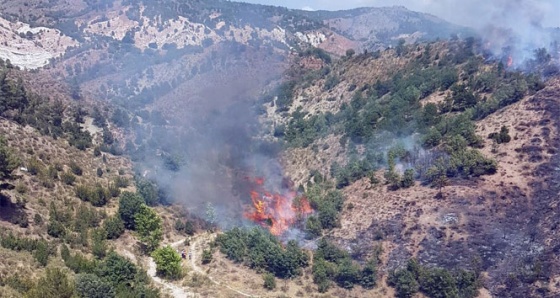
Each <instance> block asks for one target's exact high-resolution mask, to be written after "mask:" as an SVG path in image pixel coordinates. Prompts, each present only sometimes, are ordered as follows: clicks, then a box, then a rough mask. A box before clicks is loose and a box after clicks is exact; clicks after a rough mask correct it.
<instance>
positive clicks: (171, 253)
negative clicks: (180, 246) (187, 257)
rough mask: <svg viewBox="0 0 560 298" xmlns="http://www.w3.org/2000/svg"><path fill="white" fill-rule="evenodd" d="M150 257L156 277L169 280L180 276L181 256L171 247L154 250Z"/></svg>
mask: <svg viewBox="0 0 560 298" xmlns="http://www.w3.org/2000/svg"><path fill="white" fill-rule="evenodd" d="M152 257H153V258H154V262H155V263H156V266H157V267H156V271H157V274H158V275H160V276H163V277H165V278H171V279H176V278H179V277H180V276H181V256H180V255H179V254H178V253H177V252H176V251H175V250H174V249H173V248H172V247H171V246H169V245H168V246H165V247H161V248H158V249H156V250H155V251H154V252H153V253H152Z"/></svg>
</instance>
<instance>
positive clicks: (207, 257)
mask: <svg viewBox="0 0 560 298" xmlns="http://www.w3.org/2000/svg"><path fill="white" fill-rule="evenodd" d="M210 262H212V251H211V250H210V249H205V250H204V251H203V252H202V264H209V263H210Z"/></svg>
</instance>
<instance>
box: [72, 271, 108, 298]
mask: <svg viewBox="0 0 560 298" xmlns="http://www.w3.org/2000/svg"><path fill="white" fill-rule="evenodd" d="M75 286H76V292H77V294H78V296H79V297H82V298H106V297H107V298H112V297H115V291H114V290H113V287H112V286H111V284H110V283H107V282H105V281H103V280H102V279H101V278H99V277H98V276H97V275H94V274H78V275H77V276H76V281H75Z"/></svg>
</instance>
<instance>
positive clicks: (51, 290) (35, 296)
mask: <svg viewBox="0 0 560 298" xmlns="http://www.w3.org/2000/svg"><path fill="white" fill-rule="evenodd" d="M73 296H74V287H73V286H72V284H71V283H70V281H69V280H68V276H67V274H66V273H65V272H64V271H62V270H61V269H60V268H47V271H46V275H45V276H44V277H41V278H40V279H39V281H38V282H37V286H36V287H34V288H33V289H31V290H30V291H29V292H28V293H27V295H26V297H30V298H71V297H73Z"/></svg>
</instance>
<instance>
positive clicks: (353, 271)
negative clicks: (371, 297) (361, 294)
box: [335, 258, 360, 289]
mask: <svg viewBox="0 0 560 298" xmlns="http://www.w3.org/2000/svg"><path fill="white" fill-rule="evenodd" d="M359 278H360V269H359V268H358V266H356V264H354V263H353V262H352V260H351V259H350V258H344V259H343V260H342V262H341V263H340V265H339V266H338V272H337V273H336V276H335V281H336V283H337V284H338V285H339V286H340V287H343V288H345V289H351V288H353V287H354V284H356V283H358V282H359Z"/></svg>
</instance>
